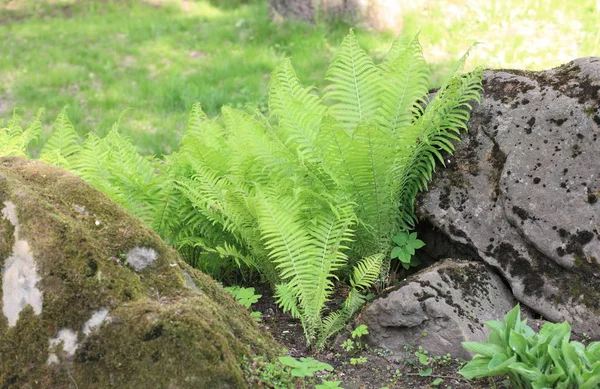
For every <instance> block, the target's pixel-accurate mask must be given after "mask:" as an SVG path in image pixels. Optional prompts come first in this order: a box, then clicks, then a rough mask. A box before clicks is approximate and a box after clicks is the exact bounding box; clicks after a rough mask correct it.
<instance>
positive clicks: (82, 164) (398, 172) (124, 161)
mask: <svg viewBox="0 0 600 389" xmlns="http://www.w3.org/2000/svg"><path fill="white" fill-rule="evenodd" d="M465 58H466V55H465V56H464V57H463V58H461V59H460V61H459V62H458V64H457V69H460V67H461V66H462V64H463V63H464V60H465ZM429 77H430V75H429V71H428V68H427V65H426V63H425V60H424V59H423V56H422V53H421V47H420V44H419V42H418V38H417V37H415V39H413V40H412V41H409V42H404V41H403V40H401V39H398V40H396V41H395V42H394V43H393V45H392V47H391V49H390V52H389V53H388V55H387V56H386V57H385V59H384V60H383V61H382V62H381V63H380V64H375V63H374V62H373V60H372V59H371V58H370V57H369V56H368V55H367V54H366V53H365V52H364V51H363V50H362V49H361V48H360V47H359V45H358V42H357V40H356V38H355V36H354V34H353V32H352V31H351V32H350V34H349V35H348V36H347V37H346V38H345V39H344V41H343V43H342V45H341V48H340V50H339V52H338V53H337V54H336V56H335V57H334V60H333V62H332V64H331V66H330V68H329V70H328V72H327V75H326V80H327V82H328V84H327V87H326V88H325V91H324V93H323V94H322V95H319V93H317V91H316V90H314V88H311V87H304V86H303V85H302V84H301V83H300V81H299V80H298V78H297V77H296V74H295V72H294V69H293V67H292V65H291V62H290V60H284V61H283V62H282V63H281V64H280V65H279V66H278V67H277V68H276V69H275V70H274V72H273V73H272V74H271V82H270V88H269V115H268V116H267V117H265V116H264V115H262V114H261V113H259V112H256V113H254V114H250V113H248V112H245V111H240V110H236V109H232V108H228V107H224V108H223V109H222V115H221V117H220V118H217V119H210V118H208V117H207V116H206V115H205V114H204V112H203V111H202V109H201V107H200V105H199V104H196V105H194V106H193V108H192V111H191V112H190V116H189V121H188V126H187V129H186V132H185V134H184V136H183V139H182V141H181V147H180V150H179V152H177V153H175V154H173V155H171V156H169V157H167V158H165V159H164V160H162V161H159V160H156V159H154V158H153V157H145V156H141V155H140V154H138V153H137V151H136V149H135V147H134V146H133V145H132V143H131V141H130V140H128V139H127V138H125V137H123V136H122V135H121V134H120V133H119V132H118V123H117V124H116V125H115V127H114V128H113V129H112V130H111V131H110V133H109V134H108V135H107V136H106V137H105V138H103V139H100V138H98V137H97V136H96V135H94V134H90V135H89V136H88V137H87V139H86V140H85V141H84V142H83V143H80V142H79V138H78V137H77V135H76V133H75V131H74V130H73V128H72V125H71V124H70V122H69V121H68V118H67V115H66V112H65V111H64V110H63V111H62V112H61V113H60V114H59V116H58V118H57V120H56V122H55V124H54V132H53V135H52V137H51V138H50V140H49V141H48V143H47V144H46V145H45V146H44V147H43V148H42V151H41V154H40V159H42V160H44V161H47V162H50V163H54V164H56V165H59V166H62V167H66V168H69V169H72V170H73V171H75V172H76V173H77V174H79V175H80V176H81V177H83V178H84V179H85V180H87V181H88V182H90V183H92V184H93V185H95V186H96V187H98V188H99V189H101V190H102V191H104V192H105V193H107V194H108V195H109V196H111V197H112V198H113V199H114V200H115V201H117V202H118V203H119V204H121V205H123V206H124V207H125V208H127V209H129V210H130V211H131V212H133V213H134V214H136V215H138V216H139V217H140V218H142V219H143V220H144V221H146V222H147V223H148V225H150V226H152V227H153V228H154V229H155V230H156V231H157V232H158V233H159V234H160V235H161V236H162V237H163V238H164V239H165V240H167V241H168V242H169V243H171V244H173V245H174V246H176V247H177V248H178V249H179V250H180V252H181V253H182V254H183V255H184V257H185V258H186V259H187V260H188V261H190V262H192V263H195V264H196V265H200V267H201V268H204V269H207V268H208V267H206V266H205V263H206V259H207V258H210V259H211V261H212V262H213V263H218V264H219V263H220V264H223V263H225V264H227V263H229V264H235V266H237V267H239V268H240V269H246V268H250V269H254V270H255V271H257V272H259V273H260V274H261V276H262V277H263V279H264V280H265V281H267V282H268V283H270V284H271V285H272V286H273V288H274V290H275V291H276V298H277V302H278V304H279V305H280V306H281V307H282V308H283V309H284V310H286V311H289V312H290V313H291V314H292V315H293V316H295V317H297V318H299V319H300V321H301V323H302V326H303V328H304V332H305V336H306V340H307V342H308V344H309V345H311V346H313V347H315V348H322V347H323V346H324V344H325V341H326V340H327V339H328V338H329V337H330V336H331V335H333V334H335V333H336V332H337V331H339V330H341V329H342V328H343V326H344V324H345V323H346V321H347V320H348V319H349V318H350V317H351V316H352V315H353V314H354V313H355V312H356V311H357V310H358V309H359V308H360V306H361V305H362V304H363V303H364V302H365V301H366V297H365V291H366V289H367V288H369V287H370V286H372V285H373V284H374V283H376V281H378V280H379V281H381V280H382V279H384V277H383V276H385V274H386V272H387V269H388V267H389V258H390V251H391V247H392V237H393V236H394V235H395V234H397V233H398V232H408V231H409V230H410V229H411V228H413V227H414V224H415V214H414V200H415V197H416V194H417V193H418V191H420V190H424V189H426V188H427V183H428V181H429V180H430V179H431V177H432V174H433V171H434V169H435V164H436V161H440V162H441V163H442V164H443V163H444V161H443V158H442V156H441V152H443V151H446V152H450V153H451V152H452V151H453V150H454V146H453V143H452V141H454V140H456V139H458V133H459V131H460V130H463V129H466V123H467V121H468V119H469V110H470V108H471V106H470V104H471V102H472V101H477V100H478V99H479V92H480V89H481V77H482V72H481V70H480V69H477V70H476V71H474V72H473V73H470V74H465V75H459V76H453V77H451V78H450V79H449V81H448V82H447V83H446V84H445V85H443V86H442V87H441V88H440V89H439V91H438V92H437V93H436V94H435V97H433V98H432V99H430V98H429V94H428V85H429V82H430V78H429ZM38 121H39V119H38ZM30 127H31V131H29V132H27V131H23V130H22V129H20V127H18V118H17V117H15V118H13V120H12V121H11V122H9V126H8V127H7V129H3V130H2V132H0V150H5V152H6V151H9V152H10V153H14V154H18V153H24V150H26V145H27V143H28V142H29V140H32V139H35V137H36V136H37V135H36V134H37V132H36V131H38V132H39V129H40V128H41V126H40V125H38V124H33V125H32V126H30ZM15 139H20V140H18V141H16V140H15ZM11 142H12V143H11ZM19 142H21V143H19ZM9 144H10V145H9ZM198 252H202V261H200V263H198V257H197V254H198ZM203 266H204V267H203ZM341 281H345V282H346V283H347V289H348V295H347V298H346V300H345V301H344V303H343V304H342V305H341V306H340V307H339V309H337V310H329V309H328V308H327V307H326V303H327V302H328V301H330V300H331V299H332V295H333V293H334V292H335V289H336V285H337V283H338V282H341Z"/></svg>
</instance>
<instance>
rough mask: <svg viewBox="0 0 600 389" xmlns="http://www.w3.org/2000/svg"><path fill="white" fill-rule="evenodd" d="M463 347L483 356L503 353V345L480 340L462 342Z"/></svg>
mask: <svg viewBox="0 0 600 389" xmlns="http://www.w3.org/2000/svg"><path fill="white" fill-rule="evenodd" d="M462 346H463V348H464V349H466V350H469V351H471V352H473V353H475V354H479V355H482V356H484V357H493V356H494V355H496V354H501V353H503V352H504V351H505V350H504V347H501V346H498V345H496V344H489V343H480V342H462Z"/></svg>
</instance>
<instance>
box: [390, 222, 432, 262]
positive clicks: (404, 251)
mask: <svg viewBox="0 0 600 389" xmlns="http://www.w3.org/2000/svg"><path fill="white" fill-rule="evenodd" d="M392 241H393V242H394V243H395V244H396V246H395V247H394V248H393V249H392V254H391V257H392V259H394V258H398V259H399V260H400V263H402V267H404V268H405V269H409V268H411V267H415V266H419V265H420V262H419V260H418V259H417V257H415V256H414V255H415V250H416V249H420V248H421V247H423V246H425V243H424V242H423V241H422V240H420V239H417V233H416V232H413V233H410V234H409V233H408V232H405V231H401V232H399V233H397V234H396V235H395V236H394V237H393V238H392Z"/></svg>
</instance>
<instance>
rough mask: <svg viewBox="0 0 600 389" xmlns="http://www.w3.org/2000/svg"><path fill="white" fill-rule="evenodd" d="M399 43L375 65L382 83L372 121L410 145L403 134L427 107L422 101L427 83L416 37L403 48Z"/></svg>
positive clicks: (428, 80)
mask: <svg viewBox="0 0 600 389" xmlns="http://www.w3.org/2000/svg"><path fill="white" fill-rule="evenodd" d="M400 40H401V38H400V37H399V38H398V39H396V41H395V42H394V45H393V46H392V49H391V50H390V53H389V54H388V56H386V58H385V60H384V61H383V62H382V63H381V64H380V65H379V68H380V69H381V71H382V73H383V78H384V80H385V81H386V82H385V83H383V84H382V86H383V88H382V91H381V94H380V99H381V105H380V106H379V107H378V114H377V116H376V118H377V119H376V120H377V123H378V124H379V125H380V126H381V127H382V128H384V129H386V130H387V131H389V132H391V133H393V134H394V135H396V136H397V137H399V138H400V139H401V141H402V142H405V143H407V144H410V143H413V142H414V140H415V138H414V137H411V136H409V135H410V134H407V130H408V129H409V126H410V124H411V123H412V121H413V120H414V118H415V116H420V115H421V113H422V112H421V110H422V107H423V106H424V105H426V103H427V102H426V101H424V99H426V98H427V94H428V88H429V84H430V82H431V80H430V72H429V68H428V66H427V63H426V62H425V59H424V58H423V50H422V48H421V45H420V43H419V37H418V36H415V38H414V39H413V40H412V41H411V42H410V43H409V44H407V45H401V43H400ZM394 48H396V50H394Z"/></svg>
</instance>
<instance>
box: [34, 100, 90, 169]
mask: <svg viewBox="0 0 600 389" xmlns="http://www.w3.org/2000/svg"><path fill="white" fill-rule="evenodd" d="M80 150H81V146H80V145H79V135H78V134H77V132H75V129H74V128H73V124H71V122H70V121H69V117H68V116H67V108H66V107H65V108H63V109H62V110H61V111H60V113H59V114H58V116H57V117H56V120H55V121H54V125H53V126H52V136H51V137H50V139H48V142H46V144H45V145H44V147H43V148H42V150H41V152H40V161H43V162H46V163H49V164H51V165H56V166H59V167H62V168H66V169H69V168H70V167H71V161H70V160H71V159H72V157H74V156H75V155H76V154H77V153H78V152H79V151H80Z"/></svg>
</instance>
